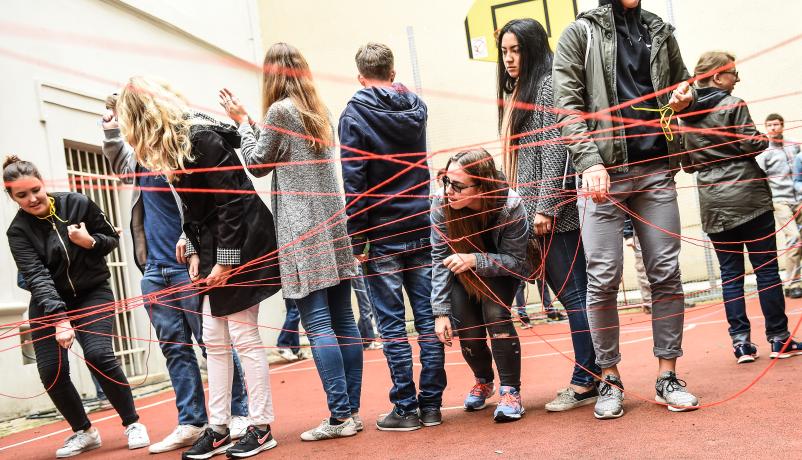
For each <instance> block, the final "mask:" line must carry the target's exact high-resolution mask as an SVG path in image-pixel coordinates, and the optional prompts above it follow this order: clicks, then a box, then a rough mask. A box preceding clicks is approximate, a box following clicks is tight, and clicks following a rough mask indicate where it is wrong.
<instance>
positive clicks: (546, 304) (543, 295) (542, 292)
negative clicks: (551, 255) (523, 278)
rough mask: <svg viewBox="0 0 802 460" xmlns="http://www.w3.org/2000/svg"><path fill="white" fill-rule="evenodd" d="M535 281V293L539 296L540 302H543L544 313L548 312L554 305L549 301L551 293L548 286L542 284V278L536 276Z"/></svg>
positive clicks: (551, 310) (552, 309)
mask: <svg viewBox="0 0 802 460" xmlns="http://www.w3.org/2000/svg"><path fill="white" fill-rule="evenodd" d="M535 282H536V283H537V295H539V296H540V300H541V302H543V311H545V312H546V313H550V312H553V311H554V305H552V301H551V293H550V292H549V288H547V287H546V286H544V285H543V280H542V279H540V278H538V279H537V280H535Z"/></svg>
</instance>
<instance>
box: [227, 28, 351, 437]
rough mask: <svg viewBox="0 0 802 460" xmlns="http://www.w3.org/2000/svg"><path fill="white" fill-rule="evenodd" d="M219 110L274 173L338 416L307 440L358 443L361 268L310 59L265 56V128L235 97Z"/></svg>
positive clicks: (292, 282)
mask: <svg viewBox="0 0 802 460" xmlns="http://www.w3.org/2000/svg"><path fill="white" fill-rule="evenodd" d="M220 103H221V105H222V106H223V108H225V110H226V112H227V113H228V115H229V116H230V117H231V119H232V120H233V121H234V122H235V123H236V124H238V125H239V132H240V135H241V136H242V156H243V158H244V159H245V162H246V164H247V166H248V167H249V168H250V170H251V172H252V173H253V174H254V175H256V176H266V175H267V174H268V173H270V172H271V171H272V172H273V187H272V192H273V193H272V205H273V211H274V212H275V215H276V230H277V231H276V234H277V236H278V246H279V251H278V253H279V254H278V262H279V268H280V270H281V289H282V292H283V293H284V298H286V299H292V300H293V301H294V302H295V304H296V305H297V306H298V310H299V311H300V313H301V322H302V324H303V326H304V329H305V330H306V332H307V334H308V335H309V340H310V342H311V344H312V355H313V357H314V359H315V364H316V365H317V368H318V372H319V374H320V379H321V381H322V383H323V389H324V390H325V392H326V396H327V402H328V406H329V411H330V416H329V417H328V418H326V420H324V421H323V423H321V424H320V425H319V426H317V427H315V428H313V429H311V430H309V431H306V432H304V433H303V434H302V435H301V439H302V440H304V441H317V440H322V439H332V438H337V437H345V436H353V435H355V434H356V433H357V431H361V430H362V421H361V419H360V418H359V415H358V412H359V398H360V392H361V387H362V344H361V340H360V339H359V331H358V329H357V327H356V322H355V320H354V314H353V311H352V310H351V284H350V278H352V277H354V276H355V275H356V265H355V261H354V257H353V255H352V254H351V248H350V239H349V238H348V231H347V228H346V223H345V221H346V214H345V212H344V210H343V208H344V206H345V203H344V200H343V197H342V195H340V193H341V189H340V186H339V185H338V183H337V176H336V172H335V166H336V165H335V161H334V160H335V157H334V148H333V147H332V144H333V141H334V131H333V128H332V125H331V122H330V120H329V114H328V110H327V109H326V107H325V106H324V105H323V102H322V101H321V100H320V98H319V96H318V94H317V91H316V90H315V87H314V84H313V82H312V78H311V75H310V71H309V66H308V64H307V63H306V60H305V59H304V57H303V56H302V55H301V53H300V52H299V51H298V50H297V49H296V48H295V47H293V46H291V45H288V44H286V43H276V44H275V45H273V46H271V47H270V49H269V50H268V51H267V54H266V56H265V61H264V84H263V101H262V103H263V109H264V113H265V119H264V123H263V124H260V125H258V126H257V125H256V123H255V122H254V121H253V120H252V119H251V118H250V117H249V116H248V113H247V112H246V110H245V108H244V107H243V105H242V104H241V103H240V102H239V100H238V99H237V97H236V96H234V95H233V94H232V93H231V91H229V90H228V89H223V90H222V91H221V92H220ZM338 345H339V346H338Z"/></svg>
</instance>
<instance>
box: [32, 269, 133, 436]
mask: <svg viewBox="0 0 802 460" xmlns="http://www.w3.org/2000/svg"><path fill="white" fill-rule="evenodd" d="M65 301H66V302H67V315H68V316H70V323H71V324H72V327H73V328H76V330H75V337H76V339H77V341H78V343H79V344H81V348H82V349H83V354H84V359H86V361H87V362H88V363H89V364H91V366H90V365H87V367H88V368H89V372H91V373H92V375H93V376H94V377H95V379H96V380H97V381H98V383H99V384H100V387H101V388H103V392H104V393H106V397H108V398H109V402H110V403H111V405H112V406H114V409H115V410H116V411H117V413H118V414H120V418H121V419H122V421H123V426H128V425H130V424H132V423H134V422H136V421H137V420H139V415H137V413H136V407H134V398H133V396H132V395H131V388H130V387H129V386H128V380H127V379H126V378H125V374H124V373H123V370H122V368H121V367H120V363H119V362H118V361H117V358H116V357H115V356H114V350H113V349H112V346H111V343H112V342H111V336H108V335H98V334H96V333H98V332H99V333H102V334H111V333H112V324H113V322H114V315H115V313H114V311H113V310H111V311H104V312H102V313H96V314H93V315H89V316H86V317H83V318H74V317H73V315H80V314H85V313H88V311H87V310H82V309H83V308H86V307H90V306H92V305H106V306H108V304H110V302H113V301H114V294H112V292H111V289H110V287H109V285H108V284H102V285H101V286H98V287H97V288H95V289H93V290H92V291H89V292H86V293H84V294H81V295H80V296H79V297H77V298H72V299H65ZM75 310H78V311H75ZM73 311H75V313H72V312H73ZM89 311H91V310H89ZM28 312H29V313H28V314H29V317H30V320H31V328H32V329H35V328H39V327H42V326H44V325H45V324H44V323H41V322H37V321H35V320H36V319H37V318H41V317H43V316H44V311H43V310H42V308H41V307H40V306H38V305H34V304H31V306H30V308H29V310H28ZM101 318H102V319H101ZM47 322H48V323H49V322H50V320H49V319H48V321H47ZM93 332H94V334H93ZM54 333H55V328H53V327H46V328H43V329H40V330H35V331H33V333H32V336H33V339H34V344H33V348H34V351H35V352H36V367H37V368H38V369H39V378H40V379H41V380H42V385H44V386H45V388H47V389H48V391H47V394H48V395H49V396H50V399H51V400H52V401H53V404H54V405H55V406H56V409H58V411H59V412H61V415H63V416H64V418H65V419H66V420H67V422H68V423H69V424H70V426H71V427H72V429H73V431H78V430H86V429H89V427H90V426H92V424H91V423H90V422H89V418H88V417H87V416H86V411H85V410H84V406H83V405H82V404H81V396H80V395H79V394H78V391H77V390H76V389H75V386H74V385H73V384H72V380H70V363H69V354H68V353H67V350H65V349H64V348H62V347H61V346H60V345H59V344H58V343H57V342H56V339H55V337H54V336H53V334H54ZM48 336H49V337H48ZM43 337H46V338H43ZM59 357H60V358H59ZM59 362H60V363H61V366H59ZM92 366H94V367H96V368H97V369H98V370H97V371H96V370H95V369H93V367H92ZM106 376H108V377H109V378H111V379H113V380H116V381H117V382H120V383H122V384H123V385H120V384H118V383H115V382H112V381H111V380H109V378H107V377H106ZM54 381H55V383H54Z"/></svg>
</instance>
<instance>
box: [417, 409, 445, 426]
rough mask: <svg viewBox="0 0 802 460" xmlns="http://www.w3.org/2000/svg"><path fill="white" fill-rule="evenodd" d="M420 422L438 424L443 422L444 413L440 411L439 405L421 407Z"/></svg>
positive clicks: (427, 424) (424, 424)
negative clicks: (428, 407)
mask: <svg viewBox="0 0 802 460" xmlns="http://www.w3.org/2000/svg"><path fill="white" fill-rule="evenodd" d="M420 422H421V423H422V424H423V426H437V425H439V424H441V423H443V414H441V413H440V409H439V408H437V407H433V408H431V409H421V410H420Z"/></svg>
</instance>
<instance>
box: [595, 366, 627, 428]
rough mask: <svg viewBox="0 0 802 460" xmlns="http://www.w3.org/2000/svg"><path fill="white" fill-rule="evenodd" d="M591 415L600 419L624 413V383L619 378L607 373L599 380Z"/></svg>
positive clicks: (616, 416) (615, 416)
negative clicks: (597, 394)
mask: <svg viewBox="0 0 802 460" xmlns="http://www.w3.org/2000/svg"><path fill="white" fill-rule="evenodd" d="M593 415H594V416H596V418H597V419H602V420H603V419H608V418H618V417H620V416H622V415H624V384H623V383H621V379H619V378H618V377H616V376H614V375H608V376H607V377H605V378H604V380H602V381H601V383H600V384H599V398H598V399H597V400H596V408H595V409H594V410H593Z"/></svg>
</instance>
